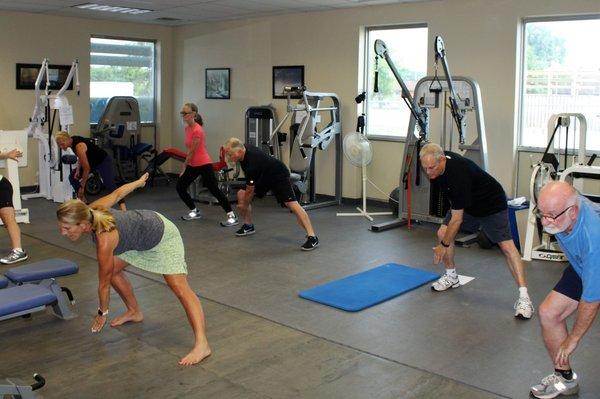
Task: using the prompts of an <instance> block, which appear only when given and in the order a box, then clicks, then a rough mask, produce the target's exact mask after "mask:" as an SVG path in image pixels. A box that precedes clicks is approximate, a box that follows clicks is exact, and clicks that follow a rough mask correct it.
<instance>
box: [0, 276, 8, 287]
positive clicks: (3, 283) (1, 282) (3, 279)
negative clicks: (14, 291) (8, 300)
mask: <svg viewBox="0 0 600 399" xmlns="http://www.w3.org/2000/svg"><path fill="white" fill-rule="evenodd" d="M7 285H8V280H7V279H6V277H4V276H0V288H5V287H6V286H7Z"/></svg>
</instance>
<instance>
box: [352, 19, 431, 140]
mask: <svg viewBox="0 0 600 399" xmlns="http://www.w3.org/2000/svg"><path fill="white" fill-rule="evenodd" d="M415 28H426V29H427V43H429V26H428V25H427V23H426V22H419V23H406V24H393V25H375V26H365V34H364V43H363V46H364V60H363V71H364V72H363V89H362V91H366V92H367V93H368V92H369V82H370V79H369V75H370V74H369V57H370V56H372V55H373V54H372V53H370V51H371V50H370V49H369V34H370V33H371V32H373V31H379V30H394V29H415ZM426 54H427V60H426V65H429V63H428V62H429V51H427V52H426ZM381 62H383V64H384V65H385V66H386V67H387V63H386V62H385V60H380V65H379V67H381ZM427 72H428V71H426V72H425V76H428V74H427ZM411 94H413V95H414V93H411ZM368 102H369V96H368V95H367V96H366V97H365V100H364V101H363V102H362V104H361V105H362V107H361V108H360V113H364V114H365V115H366V116H367V117H368V116H369V115H368V114H367V109H368ZM403 106H405V105H403ZM410 118H412V116H411V117H410ZM410 118H409V121H410ZM405 129H406V130H407V131H408V126H406V127H405ZM365 135H366V136H367V138H368V139H369V140H372V141H388V142H395V143H405V142H406V134H405V135H404V136H390V135H385V134H373V133H369V131H368V127H367V125H365Z"/></svg>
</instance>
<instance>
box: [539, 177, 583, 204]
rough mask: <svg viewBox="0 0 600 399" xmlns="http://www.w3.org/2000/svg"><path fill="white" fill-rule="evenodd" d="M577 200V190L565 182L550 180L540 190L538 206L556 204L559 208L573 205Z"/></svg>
mask: <svg viewBox="0 0 600 399" xmlns="http://www.w3.org/2000/svg"><path fill="white" fill-rule="evenodd" d="M576 202H577V190H575V188H574V187H573V186H572V185H570V184H569V183H567V182H564V181H551V182H550V183H548V184H546V185H545V186H544V187H543V188H542V190H541V191H540V195H539V198H538V208H542V209H543V208H546V207H547V206H551V205H558V207H559V208H565V207H567V206H571V205H574V204H575V203H576Z"/></svg>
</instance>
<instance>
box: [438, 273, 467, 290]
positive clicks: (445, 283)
mask: <svg viewBox="0 0 600 399" xmlns="http://www.w3.org/2000/svg"><path fill="white" fill-rule="evenodd" d="M458 287H460V281H458V276H456V277H450V275H448V273H444V275H443V276H442V277H440V278H439V279H438V281H436V282H435V283H433V284H431V289H432V290H434V291H437V292H441V291H446V290H447V289H449V288H458Z"/></svg>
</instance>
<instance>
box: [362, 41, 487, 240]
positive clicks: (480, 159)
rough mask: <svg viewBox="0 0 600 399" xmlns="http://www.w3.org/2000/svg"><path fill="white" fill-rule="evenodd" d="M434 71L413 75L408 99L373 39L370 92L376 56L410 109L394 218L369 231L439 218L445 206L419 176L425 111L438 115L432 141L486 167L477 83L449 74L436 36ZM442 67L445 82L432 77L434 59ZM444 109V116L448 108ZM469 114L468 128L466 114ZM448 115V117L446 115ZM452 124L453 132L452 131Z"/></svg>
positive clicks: (427, 129)
mask: <svg viewBox="0 0 600 399" xmlns="http://www.w3.org/2000/svg"><path fill="white" fill-rule="evenodd" d="M434 53H435V74H434V76H427V77H424V78H422V79H421V80H419V82H417V84H416V86H415V95H414V98H413V97H412V96H411V93H410V91H409V90H408V87H407V86H406V84H405V83H404V81H403V80H402V77H401V75H400V72H398V69H397V68H396V66H395V65H394V63H393V61H392V59H391V57H390V54H389V51H388V49H387V46H386V45H385V43H384V42H383V41H382V40H376V41H375V54H376V72H375V92H377V91H378V90H377V83H378V82H377V80H378V71H377V60H378V59H379V58H383V59H384V60H385V61H386V63H387V64H388V66H389V67H390V69H391V70H392V73H393V74H394V77H395V78H396V80H397V81H398V83H399V84H400V87H401V91H402V99H403V100H404V102H405V103H406V105H407V107H408V108H409V110H410V113H411V118H410V121H409V126H408V132H407V135H406V143H405V145H404V154H403V157H402V159H403V164H402V170H401V174H400V194H399V198H398V199H399V206H398V218H397V219H396V220H393V221H389V222H384V223H379V224H374V225H372V226H371V228H370V230H371V231H375V232H379V231H384V230H388V229H392V228H395V227H399V226H403V225H405V224H409V223H410V221H412V220H419V221H427V222H433V223H442V221H443V219H444V216H445V215H446V212H447V211H448V209H449V203H448V200H447V198H445V196H444V195H443V193H442V192H439V191H438V190H437V189H436V188H435V187H434V186H432V185H431V184H430V183H429V180H428V179H427V177H426V176H422V170H421V165H420V162H419V152H420V150H421V147H422V146H423V145H425V144H426V143H428V142H430V141H432V138H431V137H430V136H431V114H432V111H433V110H435V109H438V113H439V114H441V115H440V116H441V118H440V119H441V126H440V132H439V136H437V137H436V139H437V140H436V141H437V143H438V144H439V145H440V146H441V147H442V148H443V149H444V150H445V151H456V152H460V153H461V155H462V156H464V157H466V158H469V159H471V160H472V161H474V162H475V163H476V164H477V165H479V166H480V167H481V168H482V169H483V170H485V171H487V170H488V160H487V143H486V137H485V123H484V118H483V105H482V100H481V92H480V90H479V85H478V84H477V82H476V81H475V80H473V79H471V78H467V77H461V76H454V77H453V76H452V75H451V73H450V68H449V66H448V60H447V56H446V49H445V46H444V41H443V39H442V38H441V36H436V38H435V42H434ZM440 62H441V64H442V67H443V69H444V74H445V81H441V80H440V78H439V77H438V64H439V63H440ZM448 109H449V110H450V115H448V111H447V110H448ZM467 112H470V113H472V116H471V118H472V119H474V123H472V125H474V126H473V128H471V129H469V127H470V125H471V124H469V123H467V122H468V121H469V119H470V118H469V115H468V114H467ZM450 118H452V120H449V119H450ZM455 126H456V129H457V133H455V132H454V127H455Z"/></svg>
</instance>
